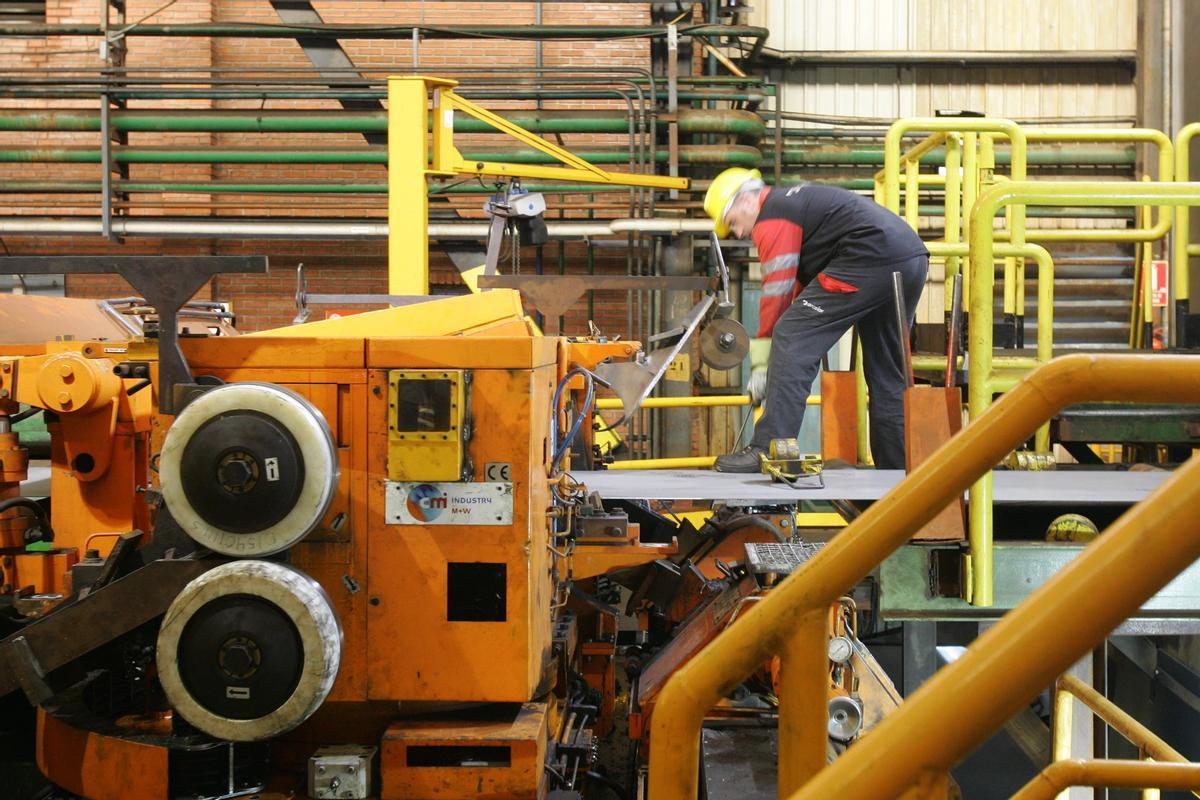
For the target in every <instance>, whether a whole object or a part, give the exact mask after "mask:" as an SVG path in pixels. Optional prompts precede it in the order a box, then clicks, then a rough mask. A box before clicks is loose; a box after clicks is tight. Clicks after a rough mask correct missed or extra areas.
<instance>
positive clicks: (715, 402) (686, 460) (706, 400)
mask: <svg viewBox="0 0 1200 800" xmlns="http://www.w3.org/2000/svg"><path fill="white" fill-rule="evenodd" d="M752 402H753V401H752V399H751V397H750V395H748V394H723V395H700V396H688V397H647V398H646V399H645V400H643V401H642V405H641V407H642V408H720V407H735V408H736V407H738V406H748V405H750V404H751V403H752ZM806 404H807V405H810V406H819V405H821V396H820V395H816V394H813V395H809V396H808V400H807V401H806ZM624 407H625V405H624V404H623V403H622V402H621V398H619V397H601V398H599V399H597V400H596V410H597V411H611V410H614V409H618V408H624ZM755 413H756V414H757V411H756V412H755ZM756 418H757V416H756ZM716 460H717V457H716V456H684V457H681V458H641V459H628V460H624V461H614V462H612V463H611V464H609V465H608V468H609V469H708V468H709V467H711V466H712V465H713V463H714V462H715V461H716Z"/></svg>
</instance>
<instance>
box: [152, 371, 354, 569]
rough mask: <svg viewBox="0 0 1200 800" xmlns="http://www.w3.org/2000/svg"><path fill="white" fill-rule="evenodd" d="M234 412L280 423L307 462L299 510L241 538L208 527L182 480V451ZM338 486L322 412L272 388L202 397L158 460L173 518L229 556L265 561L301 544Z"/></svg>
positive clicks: (243, 386) (231, 388) (251, 385)
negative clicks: (212, 422) (216, 421)
mask: <svg viewBox="0 0 1200 800" xmlns="http://www.w3.org/2000/svg"><path fill="white" fill-rule="evenodd" d="M233 411H257V412H259V413H261V414H264V415H266V416H268V417H271V418H273V419H275V420H277V421H278V422H280V423H281V424H282V425H283V426H284V427H285V428H287V430H288V432H289V433H291V435H292V438H293V439H295V440H296V445H297V447H299V449H300V456H301V458H303V459H304V483H303V485H302V486H301V489H300V497H299V499H298V500H297V501H296V505H295V506H294V507H293V508H292V510H291V511H290V512H289V513H288V514H287V516H285V517H284V518H283V519H281V520H280V521H279V522H277V523H275V524H274V525H272V526H271V527H269V528H264V529H263V530H261V531H255V532H253V533H237V532H235V531H229V530H225V529H224V528H219V527H217V526H215V525H213V524H212V523H210V522H207V521H205V520H204V518H203V517H201V516H200V514H199V513H198V512H197V511H196V509H194V508H193V507H192V504H191V503H190V502H188V498H187V493H186V492H185V491H184V490H183V480H182V478H181V476H180V462H182V460H183V453H184V450H185V449H186V448H187V445H188V442H190V441H191V439H192V436H193V435H194V434H195V433H196V431H197V430H199V429H200V427H201V426H203V425H204V424H205V423H206V422H208V421H209V420H211V419H213V418H214V417H216V416H218V415H220V414H224V413H228V412H233ZM337 481H338V460H337V449H336V448H335V447H334V444H333V435H332V434H331V433H330V431H329V426H328V425H327V424H326V422H325V419H324V417H322V416H321V412H320V411H318V410H317V409H316V408H315V407H314V406H313V405H312V404H311V403H309V402H308V401H307V400H305V399H304V398H303V397H301V396H300V395H298V394H296V393H295V392H293V391H291V390H289V389H285V388H283V387H282V386H276V385H275V384H271V383H257V382H244V383H230V384H226V385H225V386H218V387H217V388H215V389H211V390H209V391H207V392H205V393H204V394H202V395H200V397H198V398H196V399H195V400H193V401H192V403H191V404H190V405H188V407H187V408H185V409H184V410H183V413H181V414H180V415H179V416H178V417H176V418H175V422H174V423H172V425H171V427H170V429H169V430H168V431H167V436H166V440H165V441H164V442H163V448H162V453H161V455H160V457H159V483H160V485H161V487H162V495H163V500H165V501H166V504H167V508H168V509H169V510H170V512H171V516H173V517H174V518H175V521H176V522H177V523H179V526H180V527H181V528H183V530H184V531H185V532H186V533H187V534H188V536H191V537H192V539H194V540H195V541H196V542H198V543H199V544H201V545H203V546H204V547H207V548H209V549H210V550H213V551H215V552H217V553H221V554H222V555H227V556H241V557H255V556H267V555H271V554H273V553H278V552H280V551H282V550H286V549H287V548H289V547H291V546H292V545H294V544H295V543H296V542H298V541H300V540H301V539H303V538H304V537H305V536H307V535H308V534H309V533H311V532H312V530H313V529H314V528H316V527H317V525H318V524H320V522H321V519H322V518H323V517H324V516H325V512H326V511H328V510H329V504H330V503H331V502H333V495H334V492H335V490H336V488H337Z"/></svg>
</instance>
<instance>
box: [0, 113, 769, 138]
mask: <svg viewBox="0 0 1200 800" xmlns="http://www.w3.org/2000/svg"><path fill="white" fill-rule="evenodd" d="M504 116H505V119H507V120H508V121H510V122H512V123H514V124H516V125H520V126H521V127H522V128H525V129H526V130H529V131H533V132H535V133H627V132H628V131H629V118H628V117H627V116H626V115H625V114H623V113H617V114H608V115H600V114H599V113H598V112H593V111H531V112H513V113H509V114H506V115H504ZM110 119H111V123H112V127H113V130H116V131H122V132H137V133H149V132H154V133H167V132H172V133H175V132H178V133H386V132H387V112H385V111H377V112H349V113H346V112H332V111H331V112H313V111H224V112H214V111H165V112H148V111H116V112H113V114H112V115H111V117H110ZM658 124H659V126H665V125H666V123H665V122H659V123H658ZM764 127H765V126H764V123H763V120H762V118H761V117H759V116H758V115H757V114H754V113H752V112H749V111H738V110H730V111H709V110H706V109H681V110H680V113H679V130H680V133H685V134H695V133H720V134H729V135H735V136H741V137H744V138H748V139H753V140H755V141H757V140H758V139H760V138H761V137H762V134H763V129H764ZM99 130H100V114H99V112H96V111H76V110H70V111H66V110H63V111H24V110H11V111H7V112H6V111H0V131H99ZM454 131H455V132H456V133H496V132H497V131H496V129H495V128H493V127H491V126H490V125H488V124H487V123H486V122H483V121H482V120H478V119H475V118H474V117H471V116H468V115H466V114H456V115H455V117H454Z"/></svg>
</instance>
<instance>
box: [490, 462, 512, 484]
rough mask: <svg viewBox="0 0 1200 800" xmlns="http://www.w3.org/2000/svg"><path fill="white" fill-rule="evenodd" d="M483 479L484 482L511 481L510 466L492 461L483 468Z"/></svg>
mask: <svg viewBox="0 0 1200 800" xmlns="http://www.w3.org/2000/svg"><path fill="white" fill-rule="evenodd" d="M483 479H484V480H485V481H511V480H512V464H509V463H506V462H501V461H493V462H491V463H489V464H487V465H485V466H484V468H483Z"/></svg>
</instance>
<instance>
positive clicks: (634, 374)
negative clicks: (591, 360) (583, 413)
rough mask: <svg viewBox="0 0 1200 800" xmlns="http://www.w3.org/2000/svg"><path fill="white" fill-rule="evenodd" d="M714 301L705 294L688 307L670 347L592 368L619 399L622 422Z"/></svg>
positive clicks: (714, 299)
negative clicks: (689, 308) (622, 412)
mask: <svg viewBox="0 0 1200 800" xmlns="http://www.w3.org/2000/svg"><path fill="white" fill-rule="evenodd" d="M716 301H717V298H716V297H715V296H714V295H711V294H708V295H705V296H704V297H703V298H702V299H701V300H700V302H698V303H696V305H694V306H692V310H691V311H689V312H688V314H687V316H686V317H684V320H683V324H682V326H681V327H682V329H683V330H682V333H681V334H680V336H679V338H678V339H676V340H675V342H674V344H671V345H669V346H666V347H661V348H659V349H657V350H652V351H650V352H649V353H639V354H638V358H637V360H635V361H618V362H608V363H605V364H600V365H599V366H597V367H596V369H595V372H596V374H597V375H599V376H600V377H601V378H603V379H604V380H606V381H608V383H609V384H611V385H612V389H613V391H614V392H616V394H617V397H620V398H621V403H622V404H623V405H624V407H625V411H624V418H625V419H628V418H629V416H630V415H631V414H633V413H634V412H635V411H637V410H638V408H639V407H641V405H642V401H643V400H645V399H646V397H647V396H648V395H649V394H650V392H651V390H653V389H654V387H655V386H657V385H658V382H659V381H660V380H662V376H663V374H664V373H665V372H666V371H667V367H668V366H670V364H671V362H672V361H674V360H675V356H677V355H679V352H680V351H681V350H682V349H683V346H684V345H685V344H687V342H688V339H690V338H691V336H692V334H693V333H695V332H696V328H698V327H700V322H701V321H702V320H703V319H704V318H705V316H707V315H708V312H709V310H710V309H711V308H712V307H713V304H714V303H716Z"/></svg>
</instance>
